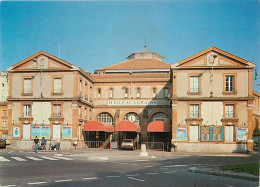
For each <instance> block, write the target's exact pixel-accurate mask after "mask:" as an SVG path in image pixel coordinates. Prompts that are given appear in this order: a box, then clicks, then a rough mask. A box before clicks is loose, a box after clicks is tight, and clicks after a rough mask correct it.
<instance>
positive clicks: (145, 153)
mask: <svg viewBox="0 0 260 187" xmlns="http://www.w3.org/2000/svg"><path fill="white" fill-rule="evenodd" d="M140 156H148V153H147V152H146V145H145V144H142V145H141V153H140Z"/></svg>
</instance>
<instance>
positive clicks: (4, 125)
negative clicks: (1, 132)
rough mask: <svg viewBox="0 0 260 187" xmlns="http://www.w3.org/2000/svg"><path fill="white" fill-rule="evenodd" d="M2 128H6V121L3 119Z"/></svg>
mask: <svg viewBox="0 0 260 187" xmlns="http://www.w3.org/2000/svg"><path fill="white" fill-rule="evenodd" d="M3 129H6V121H5V120H4V121H3Z"/></svg>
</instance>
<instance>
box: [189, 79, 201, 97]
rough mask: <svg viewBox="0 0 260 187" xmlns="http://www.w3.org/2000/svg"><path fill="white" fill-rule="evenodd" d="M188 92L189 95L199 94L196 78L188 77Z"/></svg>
mask: <svg viewBox="0 0 260 187" xmlns="http://www.w3.org/2000/svg"><path fill="white" fill-rule="evenodd" d="M190 92H191V93H198V92H199V77H198V76H191V77H190Z"/></svg>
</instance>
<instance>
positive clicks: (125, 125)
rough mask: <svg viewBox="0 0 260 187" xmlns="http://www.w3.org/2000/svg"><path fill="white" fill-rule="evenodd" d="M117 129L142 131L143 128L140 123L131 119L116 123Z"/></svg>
mask: <svg viewBox="0 0 260 187" xmlns="http://www.w3.org/2000/svg"><path fill="white" fill-rule="evenodd" d="M115 131H124V132H141V128H140V126H139V125H137V124H136V123H133V122H131V121H121V122H119V123H117V124H116V126H115Z"/></svg>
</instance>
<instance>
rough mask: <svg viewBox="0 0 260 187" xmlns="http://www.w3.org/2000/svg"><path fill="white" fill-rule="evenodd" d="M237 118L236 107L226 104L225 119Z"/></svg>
mask: <svg viewBox="0 0 260 187" xmlns="http://www.w3.org/2000/svg"><path fill="white" fill-rule="evenodd" d="M234 117H235V105H234V104H226V105H225V118H234Z"/></svg>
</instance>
